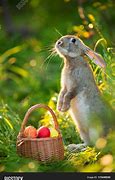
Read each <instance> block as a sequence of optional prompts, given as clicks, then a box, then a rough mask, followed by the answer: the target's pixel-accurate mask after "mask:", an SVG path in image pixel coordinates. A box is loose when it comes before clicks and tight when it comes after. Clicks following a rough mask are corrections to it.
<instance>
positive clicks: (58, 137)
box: [18, 135, 62, 141]
mask: <svg viewBox="0 0 115 180" xmlns="http://www.w3.org/2000/svg"><path fill="white" fill-rule="evenodd" d="M60 138H62V135H60V136H57V137H46V138H25V137H19V138H18V140H19V141H20V139H21V140H25V141H46V140H50V141H51V140H54V139H60Z"/></svg>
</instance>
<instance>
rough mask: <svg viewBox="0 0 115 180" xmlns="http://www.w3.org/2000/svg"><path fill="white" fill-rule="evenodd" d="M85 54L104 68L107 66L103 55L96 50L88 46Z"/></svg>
mask: <svg viewBox="0 0 115 180" xmlns="http://www.w3.org/2000/svg"><path fill="white" fill-rule="evenodd" d="M85 54H86V55H87V56H88V57H89V58H90V59H91V60H93V61H94V63H95V64H97V65H99V66H100V67H102V68H105V67H106V63H105V61H104V60H103V59H102V57H101V56H100V55H99V54H98V53H96V52H94V51H93V50H92V49H90V48H87V49H86V51H85Z"/></svg>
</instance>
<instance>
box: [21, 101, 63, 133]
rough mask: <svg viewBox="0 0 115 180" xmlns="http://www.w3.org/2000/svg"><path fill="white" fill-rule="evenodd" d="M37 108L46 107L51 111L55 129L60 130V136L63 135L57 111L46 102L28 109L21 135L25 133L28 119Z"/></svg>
mask: <svg viewBox="0 0 115 180" xmlns="http://www.w3.org/2000/svg"><path fill="white" fill-rule="evenodd" d="M37 108H44V109H46V110H48V111H49V112H50V113H51V115H52V117H53V121H54V125H55V129H56V130H57V131H58V133H59V136H61V134H60V130H59V125H58V122H57V117H56V115H55V113H54V112H53V110H52V109H51V108H50V107H49V106H47V105H45V104H36V105H34V106H32V107H31V108H29V109H28V111H27V112H26V114H25V117H24V119H23V122H22V125H21V129H20V136H21V135H23V133H24V129H25V126H26V124H27V121H28V118H29V116H30V114H31V113H32V112H33V111H34V110H35V109H37Z"/></svg>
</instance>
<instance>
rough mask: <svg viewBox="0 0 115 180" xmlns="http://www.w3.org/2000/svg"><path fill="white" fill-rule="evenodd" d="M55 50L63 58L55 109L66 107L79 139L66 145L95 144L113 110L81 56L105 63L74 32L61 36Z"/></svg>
mask: <svg viewBox="0 0 115 180" xmlns="http://www.w3.org/2000/svg"><path fill="white" fill-rule="evenodd" d="M55 50H56V52H57V53H58V54H59V56H60V57H61V58H62V59H63V60H64V67H63V70H62V73H61V90H60V93H59V96H58V102H57V109H58V110H59V111H61V112H66V111H68V110H69V113H70V116H71V117H72V119H73V120H74V122H75V124H76V125H77V129H78V132H79V134H80V137H81V139H82V140H83V143H82V144H77V145H74V144H70V145H68V149H69V150H73V151H74V150H75V149H78V150H79V149H83V148H85V147H86V146H92V145H93V146H95V143H96V141H97V140H98V138H100V137H105V136H106V135H107V134H108V132H109V131H110V130H111V129H112V127H113V125H112V123H113V116H112V113H113V110H111V108H110V107H109V105H108V104H106V103H105V102H104V100H103V98H102V96H101V92H100V91H99V89H98V87H97V85H96V82H95V79H94V76H93V72H92V70H91V68H90V66H89V64H88V63H87V60H86V58H85V56H88V57H89V58H90V59H92V61H94V63H95V64H97V65H99V66H100V67H101V68H103V69H105V68H106V63H105V61H104V60H103V58H102V57H101V56H100V55H99V54H98V53H96V52H94V51H93V50H92V49H90V48H89V47H88V46H86V45H85V44H84V43H83V41H82V40H81V39H80V38H78V37H76V36H74V35H66V36H63V37H61V38H60V39H59V40H58V41H57V42H56V43H55ZM114 117H115V116H114Z"/></svg>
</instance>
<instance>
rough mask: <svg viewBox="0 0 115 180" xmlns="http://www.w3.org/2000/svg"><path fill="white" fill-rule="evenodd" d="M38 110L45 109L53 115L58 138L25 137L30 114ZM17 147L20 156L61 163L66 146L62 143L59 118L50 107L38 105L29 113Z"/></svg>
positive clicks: (18, 138)
mask: <svg viewBox="0 0 115 180" xmlns="http://www.w3.org/2000/svg"><path fill="white" fill-rule="evenodd" d="M37 108H44V109H46V110H48V111H49V112H50V113H51V115H52V117H53V121H54V125H55V129H56V130H57V131H58V137H47V138H34V139H32V138H25V137H24V129H25V125H26V123H27V121H28V118H29V116H30V114H31V113H32V112H33V111H34V110H35V109H37ZM16 147H17V152H18V154H19V155H21V156H25V157H30V158H32V159H35V160H38V161H40V162H44V163H47V162H53V161H59V160H62V159H63V158H64V146H63V141H62V135H61V133H60V130H59V126H58V122H57V118H56V116H55V114H54V112H53V111H52V109H51V108H50V107H48V106H46V105H44V104H36V105H34V106H32V107H31V108H30V109H29V110H28V111H27V113H26V114H25V117H24V120H23V122H22V125H21V129H20V132H19V134H18V137H17V143H16Z"/></svg>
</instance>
